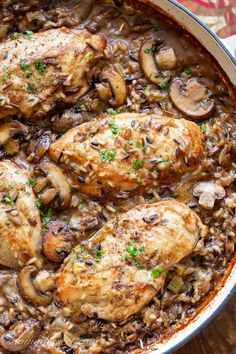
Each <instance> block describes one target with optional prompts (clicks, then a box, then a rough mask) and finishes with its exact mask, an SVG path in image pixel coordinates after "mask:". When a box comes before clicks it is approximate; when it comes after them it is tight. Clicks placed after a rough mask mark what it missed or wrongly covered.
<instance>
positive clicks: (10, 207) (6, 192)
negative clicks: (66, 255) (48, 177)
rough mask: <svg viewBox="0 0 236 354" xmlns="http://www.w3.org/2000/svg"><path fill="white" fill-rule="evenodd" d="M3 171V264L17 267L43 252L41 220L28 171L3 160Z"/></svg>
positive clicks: (0, 226)
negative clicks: (41, 250)
mask: <svg viewBox="0 0 236 354" xmlns="http://www.w3.org/2000/svg"><path fill="white" fill-rule="evenodd" d="M0 175H1V180H0V233H1V247H0V264H1V265H3V266H5V267H9V268H18V267H21V266H23V265H24V264H25V263H26V262H28V261H29V260H30V259H31V258H33V257H36V256H37V254H38V253H39V252H40V249H41V236H40V233H41V220H40V215H39V211H38V208H37V206H36V205H35V201H36V198H35V196H34V193H33V191H32V188H31V187H30V186H29V176H28V175H27V173H26V172H25V171H23V170H22V169H21V168H20V167H19V166H17V165H16V164H14V163H13V162H11V161H10V160H3V161H1V162H0Z"/></svg>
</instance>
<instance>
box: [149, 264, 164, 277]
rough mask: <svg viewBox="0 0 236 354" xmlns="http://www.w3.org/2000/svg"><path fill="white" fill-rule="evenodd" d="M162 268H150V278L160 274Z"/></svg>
mask: <svg viewBox="0 0 236 354" xmlns="http://www.w3.org/2000/svg"><path fill="white" fill-rule="evenodd" d="M163 271H164V270H163V268H161V267H158V268H154V269H152V270H151V272H150V274H151V277H152V278H158V277H159V276H160V275H161V273H163Z"/></svg>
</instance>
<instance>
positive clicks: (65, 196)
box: [39, 162, 71, 208]
mask: <svg viewBox="0 0 236 354" xmlns="http://www.w3.org/2000/svg"><path fill="white" fill-rule="evenodd" d="M39 168H40V169H41V170H42V171H43V172H44V173H45V175H46V176H47V179H48V180H49V181H50V182H51V184H52V186H53V187H54V188H55V189H56V191H57V193H58V195H59V198H60V208H65V207H66V206H67V205H68V204H69V203H70V197H71V192H70V185H69V183H68V181H67V179H66V177H65V176H64V174H63V173H62V171H61V169H60V168H59V167H57V166H56V165H54V164H53V163H52V162H42V163H41V164H40V165H39Z"/></svg>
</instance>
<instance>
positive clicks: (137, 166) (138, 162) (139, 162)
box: [132, 159, 144, 171]
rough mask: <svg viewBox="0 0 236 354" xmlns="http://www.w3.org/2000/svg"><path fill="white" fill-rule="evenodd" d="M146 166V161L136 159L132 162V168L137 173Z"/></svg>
mask: <svg viewBox="0 0 236 354" xmlns="http://www.w3.org/2000/svg"><path fill="white" fill-rule="evenodd" d="M143 164H144V159H140V160H138V159H136V160H133V161H132V167H133V169H134V170H135V171H137V170H139V169H140V168H141V167H142V166H143Z"/></svg>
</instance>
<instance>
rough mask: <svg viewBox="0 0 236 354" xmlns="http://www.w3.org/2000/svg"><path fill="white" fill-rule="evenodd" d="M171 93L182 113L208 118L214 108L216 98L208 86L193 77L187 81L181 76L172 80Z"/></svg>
mask: <svg viewBox="0 0 236 354" xmlns="http://www.w3.org/2000/svg"><path fill="white" fill-rule="evenodd" d="M169 95H170V98H171V101H172V102H173V104H174V105H175V106H176V108H178V109H179V110H180V111H181V112H182V113H184V114H186V115H187V116H189V117H192V118H195V119H201V118H206V117H208V116H209V115H210V113H211V112H212V110H213V108H214V100H213V99H212V98H210V92H209V90H208V89H207V88H206V86H205V85H204V84H203V83H201V82H200V81H199V79H198V78H196V77H193V78H191V79H189V80H188V81H187V82H184V81H183V80H182V79H181V78H176V79H174V80H173V81H172V83H171V85H170V88H169Z"/></svg>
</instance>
